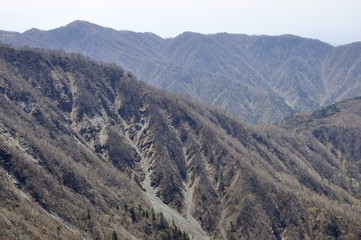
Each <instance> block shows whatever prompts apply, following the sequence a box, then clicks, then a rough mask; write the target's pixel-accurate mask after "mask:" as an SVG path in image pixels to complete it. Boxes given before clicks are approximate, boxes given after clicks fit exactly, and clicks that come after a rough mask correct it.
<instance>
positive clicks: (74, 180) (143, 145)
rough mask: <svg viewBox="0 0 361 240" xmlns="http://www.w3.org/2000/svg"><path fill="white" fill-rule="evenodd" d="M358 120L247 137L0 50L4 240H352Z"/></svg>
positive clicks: (72, 61) (85, 67)
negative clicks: (192, 239)
mask: <svg viewBox="0 0 361 240" xmlns="http://www.w3.org/2000/svg"><path fill="white" fill-rule="evenodd" d="M360 106H361V102H360V99H354V100H351V101H348V102H343V103H340V104H338V105H336V106H331V107H329V108H326V109H324V110H322V111H320V112H316V113H314V114H313V115H311V116H298V117H293V118H290V119H289V120H288V121H287V122H284V123H283V125H281V126H279V127H277V126H248V125H247V124H244V123H242V122H239V121H238V120H235V119H232V118H230V117H229V116H227V115H225V114H223V113H220V112H219V111H216V110H214V109H209V108H207V107H205V106H202V105H201V104H199V103H194V102H192V101H189V100H187V99H185V98H183V97H180V96H176V95H173V94H170V93H168V92H165V91H163V90H156V89H153V88H151V87H149V86H146V85H145V84H144V83H142V82H140V81H138V80H136V79H135V78H134V77H133V76H132V75H131V74H129V73H127V72H125V71H123V70H122V69H120V68H119V67H116V66H114V65H109V64H100V63H95V62H92V61H90V60H89V59H86V58H85V57H83V56H80V55H77V54H71V55H67V54H64V53H55V52H47V51H40V50H19V49H13V48H10V47H5V46H1V47H0V181H1V184H0V188H1V189H0V190H1V191H0V200H1V201H0V203H1V205H0V226H1V229H4V230H3V231H1V233H0V234H1V235H0V238H4V239H16V238H26V237H28V238H31V239H49V238H54V239H57V238H59V239H78V238H79V239H80V238H84V239H96V238H98V239H110V238H111V236H112V234H117V235H118V236H120V238H121V239H162V238H163V239H180V238H181V237H180V236H182V237H183V239H187V237H192V236H193V238H194V239H287V238H288V239H305V238H306V239H337V238H344V239H359V238H360V237H361V223H360V219H359V216H360V214H361V210H360V207H361V202H360V193H361V191H360V187H359V183H360V181H361V174H360V168H359V166H360V161H361V159H360V149H359V146H360V144H359V142H360V141H359V139H360V137H359V136H358V132H360V131H359V126H358V124H357V123H358V122H359V118H360V111H359V109H360ZM349 121H354V122H355V124H352V125H349V124H348V122H349ZM341 143H344V144H341ZM187 234H188V235H187Z"/></svg>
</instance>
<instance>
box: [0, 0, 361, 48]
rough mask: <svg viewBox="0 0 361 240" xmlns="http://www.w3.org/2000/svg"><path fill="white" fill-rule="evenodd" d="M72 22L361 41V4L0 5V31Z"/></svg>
mask: <svg viewBox="0 0 361 240" xmlns="http://www.w3.org/2000/svg"><path fill="white" fill-rule="evenodd" d="M74 20H86V21H89V22H92V23H95V24H98V25H101V26H105V27H110V28H113V29H116V30H131V31H137V32H153V33H155V34H158V35H160V36H162V37H175V36H176V35H178V34H180V33H182V32H184V31H193V32H200V33H217V32H229V33H245V34H250V35H254V34H257V35H258V34H265V35H280V34H286V33H288V34H295V35H299V36H303V37H309V38H317V39H320V40H322V41H325V42H328V43H331V44H334V45H338V44H344V43H350V42H355V41H361V0H247V1H245V0H127V1H123V0H117V1H114V0H96V1H94V0H58V1H51V0H47V1H45V0H8V1H3V2H2V3H1V7H0V29H1V30H7V31H17V32H23V31H25V30H28V29H30V28H33V27H34V28H39V29H42V30H49V29H54V28H57V27H60V26H64V25H66V24H68V23H70V22H72V21H74Z"/></svg>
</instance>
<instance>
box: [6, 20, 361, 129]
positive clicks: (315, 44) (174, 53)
mask: <svg viewBox="0 0 361 240" xmlns="http://www.w3.org/2000/svg"><path fill="white" fill-rule="evenodd" d="M0 41H1V42H4V43H9V44H13V45H16V46H24V45H27V46H32V47H40V48H50V49H58V50H63V51H67V52H78V53H82V54H85V55H87V56H90V57H91V58H94V59H97V60H101V61H105V62H111V63H117V64H118V65H120V66H122V67H124V68H125V69H127V70H129V71H131V72H133V73H134V74H135V75H136V76H137V77H138V78H139V79H142V80H144V81H146V82H147V83H149V84H151V85H153V86H156V87H158V88H163V89H166V90H170V91H172V92H177V93H182V94H185V95H187V96H189V97H192V98H194V99H197V100H200V101H201V102H203V103H206V104H211V105H214V106H218V107H222V108H223V109H226V110H227V111H228V112H231V113H232V114H234V115H235V116H237V117H240V118H241V119H243V120H245V121H247V122H250V123H259V122H277V121H279V120H281V119H282V118H284V117H285V116H289V115H290V114H291V113H294V112H300V111H314V110H316V109H319V108H321V107H323V106H326V105H328V104H332V103H335V102H337V101H341V100H344V99H347V98H351V97H356V96H358V94H359V93H360V90H361V89H360V87H361V85H360V84H361V83H360V82H361V81H359V80H360V72H361V70H360V69H361V67H360V62H361V60H360V58H361V57H360V56H361V54H360V51H361V45H360V43H353V44H348V45H344V46H339V47H333V46H330V45H328V44H326V43H323V42H321V41H318V40H312V39H305V38H300V37H297V36H292V35H283V36H276V37H271V36H247V35H236V34H225V33H221V34H213V35H202V34H197V33H191V32H185V33H183V34H181V35H179V36H177V37H175V38H173V39H162V38H160V37H158V36H156V35H154V34H151V33H134V32H130V31H115V30H112V29H109V28H103V27H100V26H97V25H95V24H91V23H88V22H84V21H75V22H72V23H70V24H68V25H67V26H65V27H61V28H58V29H54V30H51V31H40V30H36V29H32V30H29V31H27V32H25V33H23V34H19V33H9V32H0Z"/></svg>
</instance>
